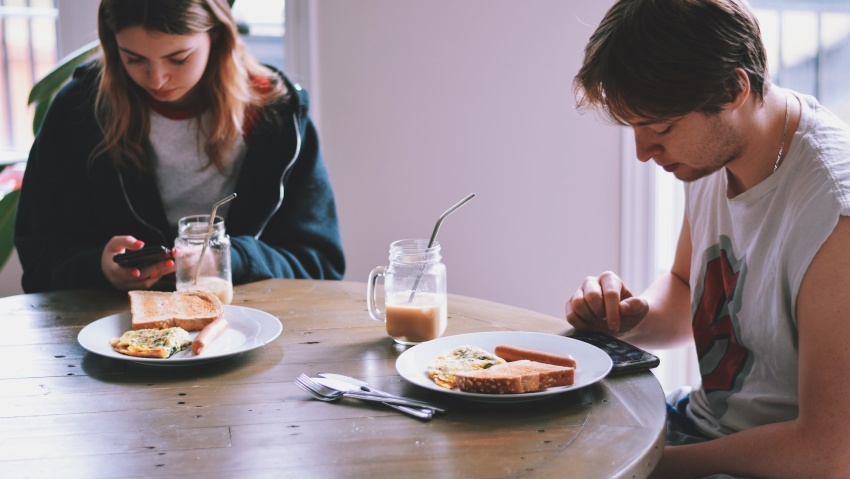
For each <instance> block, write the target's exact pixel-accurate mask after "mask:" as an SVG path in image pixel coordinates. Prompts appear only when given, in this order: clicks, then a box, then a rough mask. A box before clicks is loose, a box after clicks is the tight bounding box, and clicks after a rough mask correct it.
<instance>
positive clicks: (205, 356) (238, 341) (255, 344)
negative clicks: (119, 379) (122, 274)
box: [77, 305, 283, 366]
mask: <svg viewBox="0 0 850 479" xmlns="http://www.w3.org/2000/svg"><path fill="white" fill-rule="evenodd" d="M224 317H225V318H226V319H227V323H228V327H227V329H226V330H225V331H224V333H222V335H221V336H219V337H218V339H216V340H215V341H213V342H212V343H210V344H209V345H208V346H206V347H205V348H204V350H203V351H201V354H198V355H196V354H195V353H193V352H192V348H191V347H189V348H187V349H184V350H183V351H180V352H177V353H174V354H173V355H172V356H171V357H169V358H165V359H162V358H140V357H136V356H127V355H126V354H121V353H119V352H117V351H115V350H114V349H112V346H110V345H109V342H110V341H111V340H112V339H113V338H117V337H119V336H121V335H122V334H124V332H126V331H129V330H130V329H132V326H131V320H130V318H131V316H130V313H129V312H126V313H119V314H113V315H112V316H107V317H105V318H100V319H98V320H97V321H95V322H93V323H91V324H89V325H88V326H86V327H84V328H83V329H82V331H80V334H79V335H78V336H77V341H79V342H80V346H82V347H84V348H85V349H87V350H89V351H91V352H93V353H95V354H99V355H101V356H107V357H110V358H115V359H123V360H126V361H133V362H136V363H142V364H146V365H153V366H188V365H191V364H200V363H206V362H210V361H218V360H221V359H224V358H227V357H230V356H234V355H236V354H239V353H244V352H245V351H250V350H252V349H256V348H259V347H260V346H264V345H266V344H268V343H269V342H271V341H274V339H275V338H277V337H278V336H279V335H280V333H281V331H283V325H282V324H281V322H280V321H279V320H278V319H277V318H276V317H274V316H272V315H271V314H269V313H266V312H264V311H260V310H257V309H253V308H245V307H242V306H230V305H224ZM197 335H198V332H197V331H195V332H191V333H189V336H191V338H192V339H195V336H197Z"/></svg>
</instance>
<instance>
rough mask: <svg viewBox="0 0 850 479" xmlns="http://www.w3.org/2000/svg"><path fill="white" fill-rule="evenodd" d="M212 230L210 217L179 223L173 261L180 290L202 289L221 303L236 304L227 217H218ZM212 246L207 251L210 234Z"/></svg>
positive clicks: (187, 219)
mask: <svg viewBox="0 0 850 479" xmlns="http://www.w3.org/2000/svg"><path fill="white" fill-rule="evenodd" d="M209 229H210V215H193V216H186V217H184V218H180V221H178V222H177V239H176V240H175V241H174V250H175V252H174V261H175V265H176V270H177V291H189V290H193V289H200V290H204V291H209V292H210V293H213V294H215V295H216V296H218V298H219V299H220V300H221V302H222V304H230V302H231V301H233V279H232V276H231V271H230V237H229V236H227V234H226V233H225V231H224V218H222V217H221V216H216V217H215V221H214V222H213V225H212V232H210V231H209ZM208 234H209V243H208V244H207V246H206V248H204V243H205V242H206V239H207V235H208Z"/></svg>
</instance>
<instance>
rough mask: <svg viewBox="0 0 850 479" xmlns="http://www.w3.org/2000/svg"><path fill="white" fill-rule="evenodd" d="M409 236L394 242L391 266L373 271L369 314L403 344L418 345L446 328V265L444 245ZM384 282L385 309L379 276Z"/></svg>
mask: <svg viewBox="0 0 850 479" xmlns="http://www.w3.org/2000/svg"><path fill="white" fill-rule="evenodd" d="M428 241H429V240H427V239H405V240H399V241H395V242H393V243H392V244H391V245H390V257H389V260H390V264H389V266H388V267H387V266H378V267H376V268H375V269H373V270H372V271H371V272H370V273H369V281H368V283H367V290H366V303H367V307H368V309H369V316H371V317H372V319H374V320H376V321H382V322H384V323H386V327H387V334H388V335H389V336H390V337H391V338H393V340H394V341H395V342H397V343H399V344H418V343H421V342H424V341H429V340H431V339H435V338H439V337H440V336H442V335H443V333H444V332H445V331H446V325H447V323H448V309H447V307H446V266H445V265H444V264H443V263H442V256H440V244H439V243H437V242H434V244H433V245H431V247H430V248H429V247H428ZM379 278H383V279H384V281H383V283H384V301H383V310H382V309H381V308H379V306H378V288H377V285H378V279H379Z"/></svg>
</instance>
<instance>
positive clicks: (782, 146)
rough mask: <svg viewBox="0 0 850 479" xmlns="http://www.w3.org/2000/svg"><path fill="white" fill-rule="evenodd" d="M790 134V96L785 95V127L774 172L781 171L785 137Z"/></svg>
mask: <svg viewBox="0 0 850 479" xmlns="http://www.w3.org/2000/svg"><path fill="white" fill-rule="evenodd" d="M787 133H788V94H787V93H786V94H785V126H784V127H782V143H780V144H779V154H777V155H776V162H775V163H774V164H773V172H774V173H775V172H776V170H778V169H779V162H780V161H781V160H782V151H783V150H784V149H785V135H786V134H787Z"/></svg>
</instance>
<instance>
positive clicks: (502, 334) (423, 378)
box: [395, 331, 612, 402]
mask: <svg viewBox="0 0 850 479" xmlns="http://www.w3.org/2000/svg"><path fill="white" fill-rule="evenodd" d="M467 344H468V345H470V346H478V347H479V348H482V349H484V350H486V351H490V352H493V350H494V349H496V346H498V345H500V344H509V345H511V346H518V347H520V348H525V349H535V350H537V351H544V352H547V353H554V354H560V355H570V356H572V357H573V358H575V360H576V364H577V368H576V376H575V382H574V383H573V385H572V386H560V387H555V388H549V389H546V390H543V391H538V392H533V393H523V394H479V393H468V392H463V391H461V390H459V389H457V388H455V389H451V390H449V389H446V388H444V387H441V386H438V385H437V384H436V383H435V382H434V381H432V380H431V378H429V377H428V364H430V363H431V362H432V361H434V359H436V358H437V356H439V355H440V354H443V353H446V352H448V351H451V350H453V349H454V348H457V347H459V346H463V345H467ZM611 367H612V362H611V357H610V356H608V354H607V353H605V351H602V350H601V349H599V348H597V347H596V346H593V345H590V344H587V343H585V342H582V341H579V340H577V339H572V338H568V337H566V336H558V335H556V334H546V333H533V332H523V331H495V332H486V333H469V334H458V335H456V336H446V337H443V338H438V339H433V340H431V341H428V342H425V343H420V344H417V345H416V346H413V347H412V348H410V349H408V350H407V351H405V352H403V353H401V356H399V357H398V359H396V362H395V368H396V371H398V373H399V374H400V375H401V377H403V378H404V379H406V380H408V381H410V382H411V383H413V384H416V385H417V386H422V387H423V388H428V389H433V390H434V391H440V392H442V393H446V394H451V395H453V396H458V397H461V398H464V399H469V400H473V401H484V402H523V401H534V400H537V399H544V398H547V397H549V396H553V395H555V394H561V393H563V392H566V391H572V390H574V389H579V388H583V387H585V386H588V385H590V384H593V383H595V382H597V381H600V380H602V379H603V378H604V377H605V376H607V375H608V373H609V372H610V371H611Z"/></svg>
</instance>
